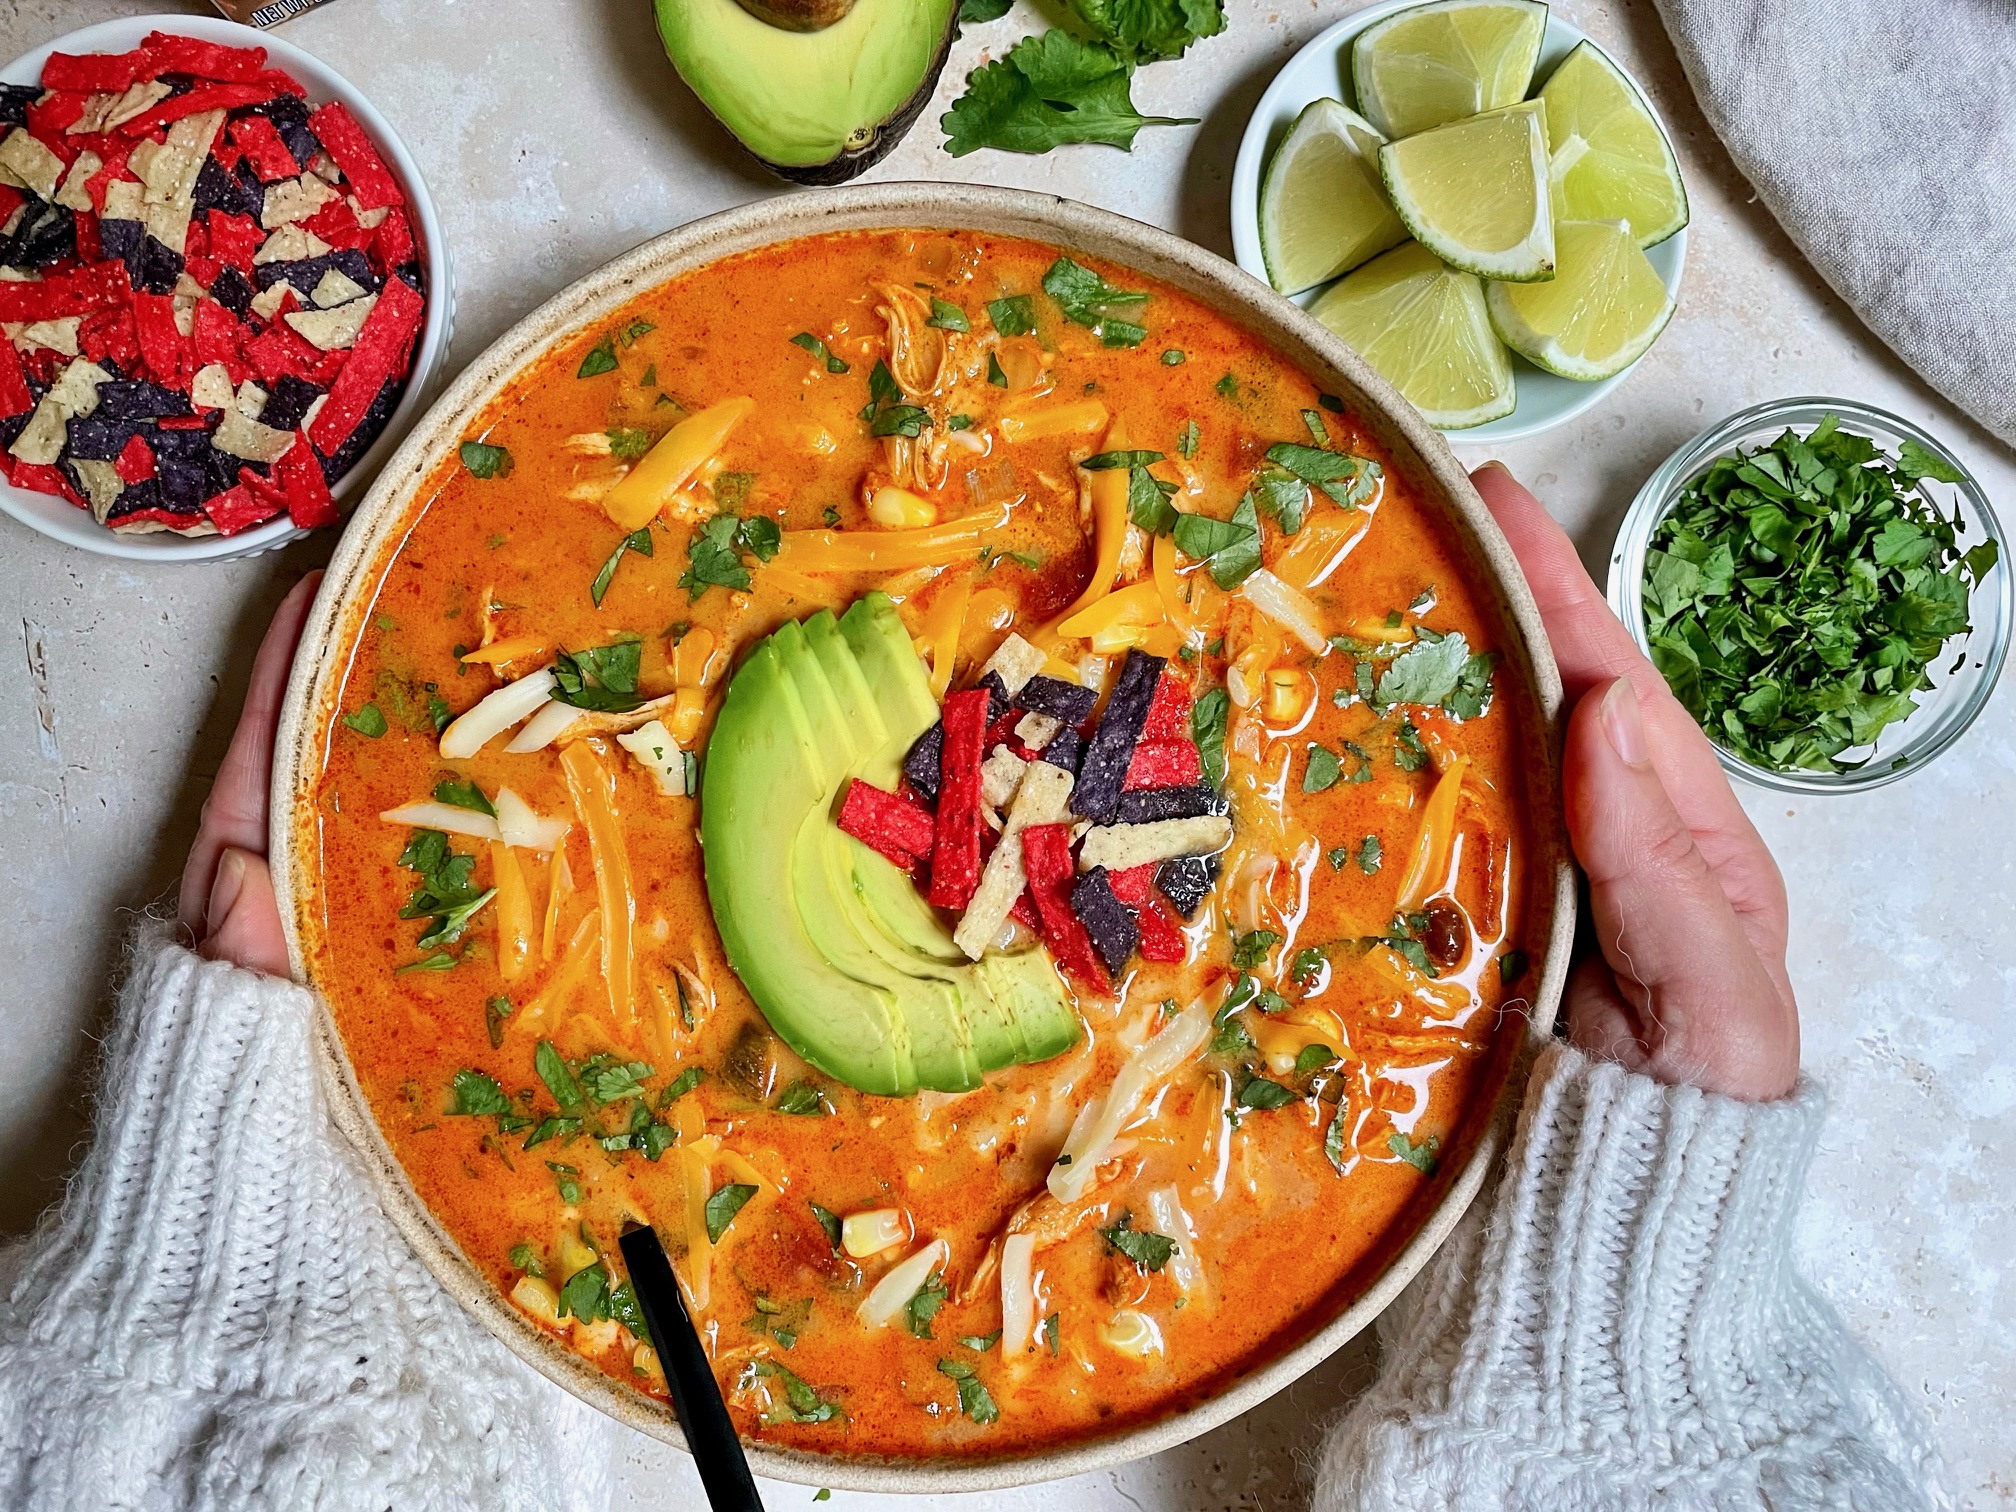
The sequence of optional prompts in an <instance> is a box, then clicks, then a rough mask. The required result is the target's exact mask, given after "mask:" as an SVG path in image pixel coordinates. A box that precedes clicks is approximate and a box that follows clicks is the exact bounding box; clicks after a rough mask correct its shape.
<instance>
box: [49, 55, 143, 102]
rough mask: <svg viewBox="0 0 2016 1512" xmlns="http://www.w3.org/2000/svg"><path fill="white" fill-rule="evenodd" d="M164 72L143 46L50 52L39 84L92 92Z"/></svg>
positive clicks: (121, 86) (113, 88)
mask: <svg viewBox="0 0 2016 1512" xmlns="http://www.w3.org/2000/svg"><path fill="white" fill-rule="evenodd" d="M165 72H167V70H166V69H163V68H160V67H158V66H157V65H156V64H155V62H154V59H153V57H152V55H151V54H149V53H148V51H147V49H146V48H144V47H136V48H134V49H133V51H131V52H123V53H51V54H49V61H48V62H46V63H44V64H43V65H42V87H43V88H44V89H80V90H82V91H84V93H86V94H92V93H95V92H97V91H100V90H106V91H110V90H121V89H125V88H126V87H127V86H128V85H131V84H137V83H139V82H140V81H141V80H142V79H151V78H153V77H154V76H155V75H157V74H161V73H165Z"/></svg>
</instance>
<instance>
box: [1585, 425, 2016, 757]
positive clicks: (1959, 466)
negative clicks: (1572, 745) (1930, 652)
mask: <svg viewBox="0 0 2016 1512" xmlns="http://www.w3.org/2000/svg"><path fill="white" fill-rule="evenodd" d="M1829 414H1831V415H1835V416H1837V417H1839V419H1840V420H1841V422H1842V425H1843V427H1844V428H1846V429H1853V428H1854V427H1855V426H1856V425H1858V424H1866V425H1869V426H1872V427H1875V428H1878V429H1886V430H1889V431H1891V432H1892V433H1893V434H1895V435H1898V436H1902V437H1904V438H1906V439H1908V440H1912V441H1916V442H1917V443H1918V444H1919V445H1920V446H1922V447H1924V448H1925V449H1926V450H1927V451H1930V452H1931V453H1932V454H1933V455H1934V456H1937V457H1939V458H1941V459H1943V460H1944V461H1945V462H1947V463H1948V464H1950V465H1951V466H1952V467H1953V468H1954V469H1955V470H1956V471H1958V472H1959V473H1960V474H1961V481H1960V482H1958V483H1949V484H1946V485H1945V486H1946V487H1948V488H1954V489H1957V490H1958V491H1959V496H1960V498H1962V499H1964V500H1965V501H1966V503H1967V505H1968V507H1969V508H1971V509H1972V510H1973V511H1974V513H1975V514H1976V515H1978V516H1979V517H1980V523H1981V525H1982V528H1983V531H1984V533H1985V534H1986V536H1987V537H1988V538H1989V539H1991V540H1994V541H1997V542H1999V543H2000V545H2001V550H2000V551H1999V552H1998V554H1997V556H1996V560H1995V565H1994V566H1993V567H1992V568H1990V569H1989V578H1988V579H1986V580H1984V582H1983V583H1981V584H1977V585H1976V587H1975V589H1974V592H1975V593H1976V594H1979V593H1980V592H1981V591H1982V589H1983V588H1984V587H1987V586H1988V585H1989V584H1990V583H1992V585H1993V587H1992V590H1991V596H1992V599H1993V602H1994V604H1995V610H1996V626H1997V633H1996V635H1995V637H1994V639H1993V640H1992V641H1990V642H1989V643H1988V644H1987V646H1986V648H1985V653H1984V655H1983V657H1982V665H1981V675H1980V677H1979V678H1978V680H1977V681H1976V685H1975V689H1974V691H1972V692H1970V693H1969V694H1967V695H1966V698H1967V701H1966V703H1965V704H1964V705H1963V706H1961V712H1960V714H1959V715H1958V716H1957V717H1955V718H1952V719H1951V720H1949V721H1948V722H1947V723H1945V724H1944V725H1941V726H1939V727H1938V729H1937V730H1936V733H1935V734H1934V735H1933V737H1932V738H1931V739H1929V740H1927V741H1926V742H1925V743H1924V745H1923V746H1922V747H1921V746H1919V745H1917V744H1915V743H1914V742H1911V741H1907V742H1906V743H1905V744H1904V745H1902V746H1901V747H1900V748H1898V749H1897V750H1894V751H1892V752H1890V753H1889V757H1888V759H1887V760H1885V761H1884V762H1882V763H1881V764H1878V763H1877V762H1876V761H1873V760H1872V761H1871V762H1870V763H1869V764H1868V765H1867V766H1864V767H1862V768H1860V769H1859V770H1857V771H1854V772H1849V773H1842V774H1830V775H1821V774H1818V773H1806V772H1791V771H1779V770H1776V769H1774V768H1772V767H1762V766H1758V765H1756V764H1755V763H1753V762H1749V761H1746V760H1744V759H1743V758H1742V757H1741V756H1738V755H1737V754H1736V753H1735V752H1734V751H1731V750H1730V749H1728V747H1726V746H1724V745H1723V744H1722V743H1721V742H1720V741H1719V740H1717V739H1716V738H1715V735H1714V732H1713V731H1710V730H1703V731H1702V733H1703V734H1704V735H1706V736H1707V737H1708V744H1709V745H1710V746H1711V747H1713V749H1714V751H1715V759H1716V760H1717V761H1718V762H1720V763H1721V765H1722V770H1723V771H1725V772H1727V773H1728V774H1729V775H1730V776H1732V777H1738V778H1741V779H1742V780H1743V781H1744V782H1747V783H1750V784H1751V785H1752V786H1754V787H1759V788H1766V789H1770V790H1771V791H1774V792H1780V793H1799V794H1811V795H1814V796H1819V797H1838V796H1841V795H1844V794H1849V793H1867V792H1873V791H1874V790H1875V789H1877V788H1880V787H1888V786H1889V785H1890V784H1891V783H1893V782H1901V781H1903V780H1904V779H1905V778H1906V777H1909V776H1911V775H1913V774H1914V773H1916V772H1920V771H1923V770H1924V769H1925V768H1926V767H1929V766H1930V765H1932V763H1933V761H1934V760H1936V759H1937V758H1938V757H1939V756H1940V755H1942V754H1943V753H1945V752H1946V751H1949V750H1951V749H1952V748H1953V747H1954V746H1955V745H1956V744H1958V743H1959V741H1960V738H1961V737H1962V736H1964V735H1965V734H1966V733H1967V731H1968V730H1969V729H1970V728H1971V727H1972V726H1973V723H1974V721H1975V720H1976V719H1978V718H1980V717H1981V712H1982V710H1984V709H1986V708H1987V707H1988V704H1989V702H1990V700H1991V699H1992V698H1993V697H1994V695H1995V686H1996V684H1997V682H1998V681H2000V679H2001V676H2002V669H2003V667H2004V665H2005V664H2006V663H2007V661H2008V657H2009V643H2010V636H2011V630H2012V625H2016V571H2012V563H2011V562H2010V559H2009V541H2008V538H2007V537H2006V536H2005V535H2004V533H2003V530H2002V522H2001V520H2000V519H1999V518H1998V517H1997V515H1996V513H1995V506H1994V505H1993V504H1992V503H1991V502H1990V501H1989V498H1988V491H1987V490H1986V489H1985V488H1983V487H1982V486H1981V481H1980V479H1978V478H1977V477H1975V476H1974V470H1973V469H1972V468H1970V467H1969V466H1968V465H1967V464H1966V462H1964V461H1963V460H1961V458H1960V457H1959V456H1958V455H1957V454H1956V453H1955V452H1954V450H1953V448H1952V447H1951V446H1949V445H1947V444H1946V443H1945V442H1944V441H1942V440H1940V439H1939V438H1938V437H1937V436H1934V435H1933V434H1932V433H1931V432H1930V431H1927V430H1926V429H1925V428H1924V427H1923V426H1921V425H1919V424H1917V423H1916V422H1915V421H1912V420H1907V419H1905V418H1904V417H1903V416H1902V415H1896V414H1892V413H1891V412H1890V411H1889V410H1886V409H1881V408H1879V407H1878V406H1876V405H1873V404H1868V403H1865V402H1864V401H1862V400H1859V399H1841V398H1834V397H1829V396H1828V395H1825V394H1793V395H1789V396H1787V397H1785V398H1782V399H1766V400H1763V401H1762V402H1760V403H1757V404H1752V405H1748V406H1746V407H1745V408H1743V409H1740V410H1737V411H1735V412H1734V413H1732V414H1730V415H1727V416H1725V417H1724V418H1722V419H1720V420H1718V421H1716V422H1715V423H1714V424H1712V425H1709V426H1706V427H1704V428H1703V429H1701V430H1700V431H1697V432H1696V433H1695V434H1694V435H1693V436H1691V437H1689V438H1688V439H1687V440H1685V441H1683V442H1681V443H1680V444H1679V445H1678V446H1676V447H1674V448H1673V450H1672V451H1671V452H1669V453H1668V454H1667V455H1666V457H1665V459H1664V460H1663V461H1661V462H1660V464H1659V465H1658V466H1657V467H1656V468H1654V469H1653V470H1652V472H1651V474H1650V475H1649V476H1648V477H1647V478H1646V479H1645V482H1644V483H1643V484H1642V485H1641V486H1640V487H1639V489H1638V492H1637V494H1636V495H1634V496H1633V498H1632V500H1631V503H1630V504H1629V505H1628V506H1626V508H1625V510H1624V517H1623V518H1622V519H1621V520H1619V521H1618V523H1617V536H1616V539H1615V540H1614V541H1613V542H1612V544H1611V547H1610V568H1609V572H1608V575H1607V580H1606V582H1605V584H1604V597H1605V598H1606V599H1607V600H1608V601H1609V604H1610V608H1611V611H1612V612H1613V613H1614V614H1616V616H1617V618H1618V619H1620V620H1622V621H1623V622H1624V627H1625V629H1627V630H1629V631H1630V632H1631V639H1632V640H1633V641H1634V642H1636V643H1637V646H1638V649H1639V650H1640V651H1642V652H1644V653H1645V655H1646V657H1647V658H1648V659H1649V658H1650V657H1651V654H1652V649H1651V644H1650V640H1649V638H1648V636H1647V634H1646V629H1645V600H1644V588H1645V554H1646V552H1647V551H1648V550H1650V549H1651V545H1652V535H1653V532H1654V531H1656V530H1657V529H1658V528H1659V523H1660V521H1662V520H1664V519H1665V518H1666V516H1667V515H1668V514H1669V513H1671V512H1672V508H1673V504H1674V501H1675V499H1676V498H1677V497H1678V496H1679V492H1680V490H1681V489H1682V488H1683V487H1685V486H1686V484H1687V483H1689V482H1690V481H1692V479H1693V478H1694V477H1695V476H1696V475H1697V474H1698V473H1700V472H1701V471H1702V470H1703V469H1704V468H1705V467H1707V465H1708V464H1709V463H1710V462H1712V461H1714V460H1715V459H1716V458H1717V457H1720V456H1724V455H1727V454H1728V453H1730V452H1731V451H1733V450H1734V449H1735V448H1736V447H1737V446H1739V445H1741V444H1743V442H1744V439H1745V438H1746V437H1748V436H1749V435H1750V434H1751V433H1752V432H1755V431H1762V430H1765V429H1776V428H1778V427H1779V426H1792V427H1796V426H1799V425H1808V424H1811V425H1817V424H1818V423H1819V422H1820V420H1821V418H1822V417H1823V416H1825V415H1829ZM1973 634H1974V632H1972V631H1970V632H1969V640H1970V642H1971V640H1972V639H1973ZM1942 655H1943V653H1942ZM1949 682H1950V679H1949ZM1927 707H1931V706H1930V705H1921V712H1922V711H1923V709H1925V708H1927ZM1911 717H1912V718H1916V717H1917V716H1916V715H1915V714H1914V715H1913V716H1911ZM1906 723H1907V724H1908V723H1909V720H1907V721H1906ZM1900 758H1901V759H1900Z"/></svg>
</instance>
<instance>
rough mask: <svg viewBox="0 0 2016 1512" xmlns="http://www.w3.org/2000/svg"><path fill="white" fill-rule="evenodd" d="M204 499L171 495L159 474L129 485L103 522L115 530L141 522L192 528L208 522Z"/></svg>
mask: <svg viewBox="0 0 2016 1512" xmlns="http://www.w3.org/2000/svg"><path fill="white" fill-rule="evenodd" d="M209 518H210V517H209V516H208V515H206V514H204V513H203V504H202V501H201V500H198V501H196V502H195V503H193V504H192V503H184V502H182V501H181V500H179V499H175V498H171V497H170V496H169V494H168V492H167V491H166V490H165V489H163V488H162V487H161V481H160V479H158V478H148V479H147V480H146V481H144V482H141V483H135V484H132V485H131V486H129V487H128V488H127V489H126V490H125V491H124V492H123V493H121V494H120V495H119V497H118V499H117V500H116V501H115V502H114V503H113V505H112V507H111V509H109V510H107V511H106V513H105V520H104V523H105V524H107V525H109V526H111V527H112V528H113V529H114V530H120V529H126V530H130V529H132V528H133V527H134V526H136V525H139V524H143V523H146V524H158V525H166V526H167V527H168V528H169V529H170V530H182V531H187V530H192V529H196V528H197V527H200V526H202V525H205V524H207V523H209Z"/></svg>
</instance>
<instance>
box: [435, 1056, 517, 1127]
mask: <svg viewBox="0 0 2016 1512" xmlns="http://www.w3.org/2000/svg"><path fill="white" fill-rule="evenodd" d="M448 1111H449V1112H450V1113H452V1114H455V1115H456V1116H458V1117H462V1118H480V1117H484V1116H486V1115H489V1114H495V1113H509V1112H510V1111H511V1099H510V1098H508V1097H506V1096H505V1095H504V1089H503V1087H501V1086H499V1085H498V1083H497V1078H496V1077H494V1076H486V1075H484V1073H483V1072H481V1071H471V1070H469V1069H467V1068H466V1067H465V1068H464V1069H462V1070H460V1071H457V1072H456V1073H455V1080H454V1083H453V1087H452V1098H451V1101H450V1102H449V1104H448Z"/></svg>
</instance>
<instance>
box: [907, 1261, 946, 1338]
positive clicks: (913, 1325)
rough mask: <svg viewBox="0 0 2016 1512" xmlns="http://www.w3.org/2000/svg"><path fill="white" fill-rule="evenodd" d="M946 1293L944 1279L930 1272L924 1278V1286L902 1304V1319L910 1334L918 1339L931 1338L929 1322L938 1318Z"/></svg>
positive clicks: (938, 1274) (934, 1272)
mask: <svg viewBox="0 0 2016 1512" xmlns="http://www.w3.org/2000/svg"><path fill="white" fill-rule="evenodd" d="M946 1296H947V1292H946V1290H945V1278H944V1276H942V1275H941V1274H940V1273H939V1272H937V1271H935V1270H934V1271H932V1272H931V1274H930V1275H928V1276H926V1277H925V1278H924V1284H923V1285H922V1286H920V1287H918V1288H917V1290H916V1292H915V1293H913V1294H912V1295H911V1298H910V1300H909V1301H908V1302H906V1303H904V1304H903V1317H904V1321H905V1323H906V1324H907V1325H908V1326H909V1329H910V1332H911V1333H913V1334H915V1335H916V1336H917V1337H918V1338H920V1339H928V1338H930V1337H931V1320H932V1319H934V1318H936V1317H937V1316H938V1309H939V1308H941V1307H943V1306H944V1305H945V1298H946Z"/></svg>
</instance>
